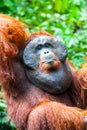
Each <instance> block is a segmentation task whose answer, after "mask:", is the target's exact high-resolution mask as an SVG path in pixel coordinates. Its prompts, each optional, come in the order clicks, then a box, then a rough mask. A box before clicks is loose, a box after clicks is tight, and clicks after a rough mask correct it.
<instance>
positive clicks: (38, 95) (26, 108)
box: [0, 15, 87, 130]
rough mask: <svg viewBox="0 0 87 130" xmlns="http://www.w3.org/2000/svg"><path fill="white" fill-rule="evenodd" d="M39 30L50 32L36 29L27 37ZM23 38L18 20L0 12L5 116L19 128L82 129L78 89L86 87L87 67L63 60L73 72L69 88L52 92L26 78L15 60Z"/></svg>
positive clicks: (44, 129) (81, 105)
mask: <svg viewBox="0 0 87 130" xmlns="http://www.w3.org/2000/svg"><path fill="white" fill-rule="evenodd" d="M42 34H43V35H49V36H52V35H50V34H49V33H46V32H39V33H35V34H32V35H30V37H29V41H30V40H31V39H32V38H34V37H35V36H37V35H42ZM26 40H27V34H26V32H25V31H24V29H23V27H22V24H21V23H20V22H18V21H17V20H15V19H13V18H11V17H9V16H6V15H0V83H1V84H2V86H3V97H4V99H5V100H6V101H7V111H8V114H9V116H10V117H11V119H12V120H13V121H14V122H15V123H16V125H17V128H18V129H19V130H84V128H83V127H84V122H83V116H82V115H86V112H83V111H81V110H79V109H77V108H78V107H83V105H84V104H83V97H82V96H81V89H82V87H87V86H86V85H85V84H87V73H85V71H86V72H87V69H86V68H84V69H85V70H84V71H83V70H81V71H79V72H78V71H76V70H75V69H74V68H73V66H72V65H71V63H69V61H67V62H68V63H69V64H70V67H71V70H72V75H73V81H72V85H71V86H70V88H69V89H68V90H67V91H66V92H65V93H63V94H61V95H56V96H55V95H51V94H49V93H47V92H44V91H43V90H41V89H39V88H37V87H35V86H34V85H32V84H31V83H29V82H28V81H27V79H26V76H25V73H24V69H23V67H22V65H21V62H20V60H18V52H19V51H20V50H22V49H23V48H24V47H25V46H26ZM84 75H85V76H84ZM84 77H85V78H84ZM85 79H86V80H85ZM75 107H77V108H75Z"/></svg>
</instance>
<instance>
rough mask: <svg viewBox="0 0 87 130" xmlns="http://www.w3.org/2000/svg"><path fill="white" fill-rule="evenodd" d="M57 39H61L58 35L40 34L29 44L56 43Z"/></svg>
mask: <svg viewBox="0 0 87 130" xmlns="http://www.w3.org/2000/svg"><path fill="white" fill-rule="evenodd" d="M57 41H59V40H58V39H57V37H53V36H45V35H39V36H37V37H35V38H33V39H32V40H31V41H30V42H29V44H32V43H33V45H34V44H35V45H36V44H37V43H38V44H44V43H56V42H57Z"/></svg>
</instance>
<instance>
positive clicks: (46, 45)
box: [45, 43, 53, 48]
mask: <svg viewBox="0 0 87 130" xmlns="http://www.w3.org/2000/svg"><path fill="white" fill-rule="evenodd" d="M45 47H46V48H50V47H53V46H52V45H51V44H50V43H45Z"/></svg>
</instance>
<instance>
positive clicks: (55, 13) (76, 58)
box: [0, 0, 87, 130]
mask: <svg viewBox="0 0 87 130" xmlns="http://www.w3.org/2000/svg"><path fill="white" fill-rule="evenodd" d="M0 13H6V14H8V15H11V16H13V17H15V18H17V19H18V20H20V21H22V22H24V23H25V24H26V29H27V30H29V32H31V33H33V32H36V31H40V30H46V31H48V32H50V33H52V34H54V35H56V36H57V37H58V38H59V39H60V40H63V41H64V43H65V44H66V46H67V48H68V52H69V54H68V57H69V59H70V60H71V61H72V62H73V63H74V65H75V66H76V67H77V68H80V65H81V64H83V63H84V62H86V61H85V57H87V1H86V0H49V1H47V0H41V1H40V0H1V1H0ZM0 95H1V93H0ZM10 126H12V125H11V123H10V121H9V119H8V117H7V115H6V110H5V103H4V101H3V100H2V99H1V100H0V130H7V129H9V130H10V128H11V127H10ZM1 127H2V128H1ZM8 127H9V128H8ZM14 128H15V127H14V126H13V127H12V128H11V130H14Z"/></svg>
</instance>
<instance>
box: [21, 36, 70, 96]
mask: <svg viewBox="0 0 87 130" xmlns="http://www.w3.org/2000/svg"><path fill="white" fill-rule="evenodd" d="M66 57H67V50H66V47H65V46H64V44H63V43H62V42H60V41H59V40H58V39H57V38H56V37H52V36H44V35H40V36H37V37H35V38H34V39H32V40H31V41H30V42H29V43H28V44H27V46H26V47H25V49H24V51H23V62H24V65H25V73H26V75H27V78H28V80H29V81H30V82H31V83H32V84H34V85H35V86H36V87H39V88H41V89H43V90H44V91H46V92H49V93H52V94H60V93H63V92H65V91H66V90H67V89H68V88H69V86H70V84H71V81H72V74H71V70H70V68H69V66H68V64H67V62H66Z"/></svg>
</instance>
